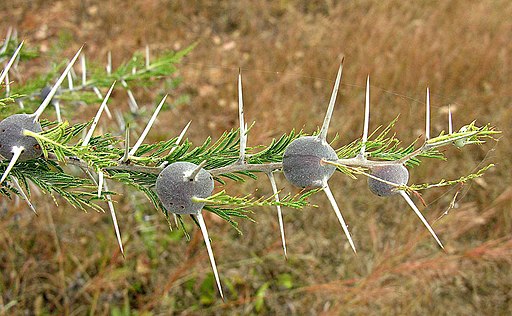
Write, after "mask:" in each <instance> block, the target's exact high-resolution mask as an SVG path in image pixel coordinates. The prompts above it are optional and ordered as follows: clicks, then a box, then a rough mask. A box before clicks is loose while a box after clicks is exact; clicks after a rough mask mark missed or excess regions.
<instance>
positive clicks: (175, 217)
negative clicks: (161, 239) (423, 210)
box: [172, 213, 179, 228]
mask: <svg viewBox="0 0 512 316" xmlns="http://www.w3.org/2000/svg"><path fill="white" fill-rule="evenodd" d="M172 216H173V217H174V224H175V225H176V227H177V228H179V226H178V215H176V214H174V213H172Z"/></svg>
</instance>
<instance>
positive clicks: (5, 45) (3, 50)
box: [0, 26, 12, 54]
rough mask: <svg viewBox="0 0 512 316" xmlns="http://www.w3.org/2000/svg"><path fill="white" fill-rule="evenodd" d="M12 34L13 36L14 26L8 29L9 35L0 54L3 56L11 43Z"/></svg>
mask: <svg viewBox="0 0 512 316" xmlns="http://www.w3.org/2000/svg"><path fill="white" fill-rule="evenodd" d="M11 34H12V26H9V28H8V29H7V34H6V36H5V41H4V44H3V45H2V48H0V54H3V53H4V52H5V51H6V50H7V46H8V45H9V42H10V41H11Z"/></svg>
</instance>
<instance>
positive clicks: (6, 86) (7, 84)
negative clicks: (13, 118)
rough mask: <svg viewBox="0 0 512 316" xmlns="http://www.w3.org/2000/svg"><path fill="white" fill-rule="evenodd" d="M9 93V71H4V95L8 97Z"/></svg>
mask: <svg viewBox="0 0 512 316" xmlns="http://www.w3.org/2000/svg"><path fill="white" fill-rule="evenodd" d="M10 94H11V82H10V80H9V72H6V73H5V96H6V97H8V96H9V95H10Z"/></svg>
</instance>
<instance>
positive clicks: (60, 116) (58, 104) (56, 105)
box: [52, 100, 62, 123]
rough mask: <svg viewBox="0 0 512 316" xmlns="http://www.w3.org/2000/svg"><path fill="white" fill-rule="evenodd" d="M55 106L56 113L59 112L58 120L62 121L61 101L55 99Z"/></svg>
mask: <svg viewBox="0 0 512 316" xmlns="http://www.w3.org/2000/svg"><path fill="white" fill-rule="evenodd" d="M52 103H53V107H54V108H55V114H57V122H59V123H62V115H61V112H60V102H59V100H53V102H52Z"/></svg>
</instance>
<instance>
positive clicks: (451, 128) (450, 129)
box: [448, 104, 453, 135]
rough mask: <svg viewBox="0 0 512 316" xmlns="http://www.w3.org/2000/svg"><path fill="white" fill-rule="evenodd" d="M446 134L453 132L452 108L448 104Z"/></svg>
mask: <svg viewBox="0 0 512 316" xmlns="http://www.w3.org/2000/svg"><path fill="white" fill-rule="evenodd" d="M448 134H450V135H451V134H453V120H452V109H451V107H450V105H449V104H448Z"/></svg>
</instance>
